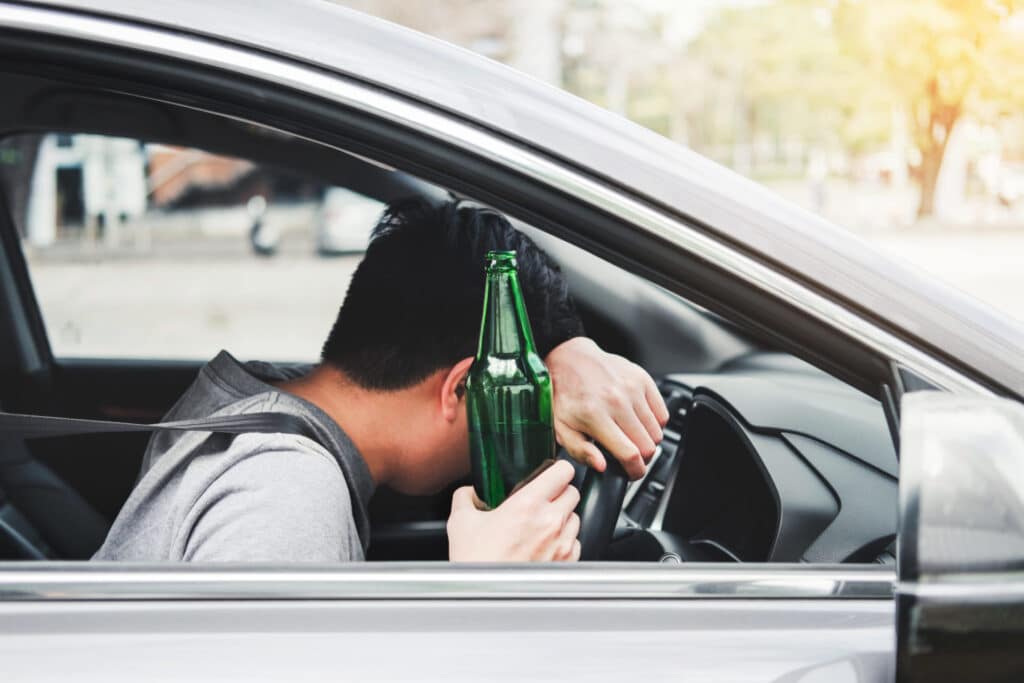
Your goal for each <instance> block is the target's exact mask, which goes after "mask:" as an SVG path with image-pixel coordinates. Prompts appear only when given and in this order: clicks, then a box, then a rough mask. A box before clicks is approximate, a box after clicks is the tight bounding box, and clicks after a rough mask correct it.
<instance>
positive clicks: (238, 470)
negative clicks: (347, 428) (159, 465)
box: [182, 435, 359, 562]
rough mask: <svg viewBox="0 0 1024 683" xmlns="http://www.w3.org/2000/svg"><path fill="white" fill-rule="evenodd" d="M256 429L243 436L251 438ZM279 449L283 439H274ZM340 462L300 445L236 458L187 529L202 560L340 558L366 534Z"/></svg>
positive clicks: (186, 555) (187, 552)
mask: <svg viewBox="0 0 1024 683" xmlns="http://www.w3.org/2000/svg"><path fill="white" fill-rule="evenodd" d="M255 438H260V437H256V436H250V435H245V436H243V437H238V439H236V441H235V444H233V445H232V448H235V447H238V442H239V440H243V441H250V440H252V439H255ZM275 448H280V444H275ZM351 520H352V508H351V501H350V496H349V492H348V487H347V486H346V484H345V479H344V476H343V475H342V473H341V469H340V468H339V467H338V465H337V463H336V462H334V460H333V458H331V456H330V455H329V454H327V453H320V452H318V451H315V450H312V449H310V448H304V447H302V446H301V445H300V446H298V447H297V448H295V449H294V450H292V449H280V450H263V451H259V452H256V453H254V454H252V455H249V456H248V457H245V458H243V459H241V460H240V461H238V462H235V463H234V464H233V465H231V466H230V467H229V468H228V469H227V470H225V472H224V473H223V474H222V475H221V476H220V477H218V478H217V480H216V481H214V482H213V483H212V484H211V485H210V486H209V488H207V489H206V491H204V492H203V494H202V495H201V496H200V497H199V499H198V500H197V501H196V503H195V504H194V505H193V507H192V509H191V510H190V511H189V513H188V515H187V518H186V524H185V525H184V528H183V532H182V533H183V534H186V536H185V538H183V539H182V541H183V543H184V547H183V551H182V557H183V559H185V560H188V561H195V562H339V561H349V560H354V559H358V558H356V557H352V549H353V548H357V547H358V545H359V541H358V539H357V538H352V536H353V535H354V534H355V533H356V531H355V527H354V526H353V525H352V524H351Z"/></svg>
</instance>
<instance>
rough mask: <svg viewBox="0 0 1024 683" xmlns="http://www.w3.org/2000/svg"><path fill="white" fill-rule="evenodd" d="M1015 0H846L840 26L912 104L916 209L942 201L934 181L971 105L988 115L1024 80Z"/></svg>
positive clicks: (926, 211) (899, 98)
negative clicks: (917, 189)
mask: <svg viewBox="0 0 1024 683" xmlns="http://www.w3.org/2000/svg"><path fill="white" fill-rule="evenodd" d="M1016 5H1017V3H1015V2H1012V1H1010V0H1002V1H995V0H992V1H984V0H932V1H929V2H925V1H922V0H886V1H885V2H881V1H875V2H871V1H862V2H859V1H857V0H845V2H843V4H842V5H840V7H839V10H838V12H837V19H838V20H837V30H838V31H839V33H840V35H841V37H842V39H843V41H844V44H845V45H846V46H847V48H848V49H849V50H850V52H851V53H852V54H855V55H858V56H859V57H860V58H862V59H863V60H864V63H865V64H866V65H867V66H868V67H869V68H870V69H871V70H872V71H874V73H876V74H877V76H878V85H879V87H881V88H885V89H886V90H887V92H888V93H889V94H890V95H891V96H892V98H893V100H894V101H896V102H899V103H900V104H901V106H902V108H903V109H904V111H905V112H906V115H907V119H908V123H909V129H910V133H911V137H912V140H913V142H914V145H915V147H916V148H917V151H918V153H919V155H920V161H919V163H918V165H917V168H916V169H915V170H916V173H915V177H916V178H917V180H918V182H919V184H920V189H921V195H920V202H919V204H918V210H917V215H918V217H919V218H921V217H925V216H929V215H931V214H932V213H933V212H934V208H935V186H936V181H937V180H938V177H939V171H940V170H941V168H942V160H943V157H944V156H945V153H946V146H947V143H948V142H949V138H950V135H951V134H952V132H953V128H954V127H955V126H956V125H957V123H958V122H959V121H960V120H961V119H962V118H963V117H964V116H965V114H968V113H970V114H971V115H972V116H973V117H975V118H978V119H981V120H985V119H988V118H991V117H992V116H993V115H996V114H998V113H999V111H1000V110H1001V109H1003V107H1001V106H1000V102H1005V101H1006V100H1007V99H1008V98H1012V97H1014V96H1015V93H1014V91H1013V89H1012V88H1011V89H1010V90H1009V91H1007V90H1006V89H1005V86H1006V85H1007V84H1013V83H1020V82H1021V81H1022V80H1024V36H1021V35H1016V36H1015V35H1014V32H1013V30H1012V29H1013V22H1012V20H1013V18H1014V13H1015V12H1016V11H1017V6H1016ZM1018 92H1019V90H1018Z"/></svg>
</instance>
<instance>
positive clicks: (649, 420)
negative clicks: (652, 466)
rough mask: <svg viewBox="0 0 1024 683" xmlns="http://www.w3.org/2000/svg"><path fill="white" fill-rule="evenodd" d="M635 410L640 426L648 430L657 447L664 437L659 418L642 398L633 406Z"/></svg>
mask: <svg viewBox="0 0 1024 683" xmlns="http://www.w3.org/2000/svg"><path fill="white" fill-rule="evenodd" d="M633 409H634V410H635V411H636V416H637V418H639V420H640V424H642V425H643V426H644V429H646V430H647V436H649V437H651V441H652V442H653V443H654V445H655V446H657V445H658V444H659V443H661V439H662V436H663V435H662V433H661V425H660V424H658V418H656V417H655V416H654V413H653V412H652V411H651V407H650V406H649V405H648V404H647V401H645V400H644V399H642V398H641V399H640V400H638V401H637V402H636V403H634V404H633ZM652 454H653V451H652ZM649 457H650V456H647V457H646V458H645V460H646V459H649Z"/></svg>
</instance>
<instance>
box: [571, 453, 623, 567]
mask: <svg viewBox="0 0 1024 683" xmlns="http://www.w3.org/2000/svg"><path fill="white" fill-rule="evenodd" d="M601 452H602V453H604V458H605V462H606V463H607V467H605V470H604V472H598V471H597V470H594V469H591V468H590V467H585V466H584V467H585V469H586V474H584V476H583V484H582V485H581V487H580V502H579V505H577V506H576V514H578V515H579V516H580V535H579V540H580V559H581V560H584V561H588V560H589V561H594V560H600V559H601V558H602V557H603V556H604V553H605V550H607V548H608V544H609V543H611V540H612V534H613V533H615V523H616V522H617V521H618V519H619V513H620V512H622V501H623V500H624V499H625V497H626V485H627V484H628V483H629V477H628V476H626V471H625V470H624V469H622V465H620V464H619V461H618V460H616V459H615V458H614V457H612V456H611V455H609V454H608V452H607V451H605V450H604V449H603V448H602V449H601Z"/></svg>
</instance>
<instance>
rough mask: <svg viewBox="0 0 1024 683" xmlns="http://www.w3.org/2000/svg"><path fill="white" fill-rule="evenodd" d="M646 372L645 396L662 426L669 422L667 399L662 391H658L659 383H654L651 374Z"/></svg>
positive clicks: (655, 417)
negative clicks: (663, 396)
mask: <svg viewBox="0 0 1024 683" xmlns="http://www.w3.org/2000/svg"><path fill="white" fill-rule="evenodd" d="M643 372H644V380H645V381H644V397H645V398H646V399H647V405H648V406H650V408H651V412H652V413H654V419H655V420H657V421H658V424H659V425H660V426H662V427H664V426H665V425H667V424H668V418H669V417H670V416H669V414H668V406H666V405H665V399H664V398H662V396H661V392H660V391H658V385H657V384H655V383H654V380H653V379H652V378H651V376H650V375H648V374H647V372H646V371H643Z"/></svg>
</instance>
